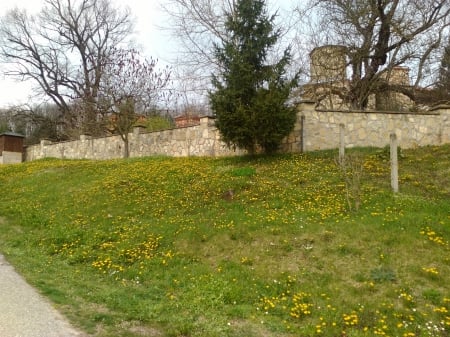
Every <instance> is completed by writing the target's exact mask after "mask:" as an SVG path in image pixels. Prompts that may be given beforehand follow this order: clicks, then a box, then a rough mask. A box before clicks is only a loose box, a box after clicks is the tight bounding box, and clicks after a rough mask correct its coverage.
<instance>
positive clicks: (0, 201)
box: [0, 146, 450, 337]
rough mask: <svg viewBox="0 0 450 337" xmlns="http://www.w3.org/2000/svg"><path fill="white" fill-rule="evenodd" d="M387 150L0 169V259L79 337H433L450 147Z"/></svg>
mask: <svg viewBox="0 0 450 337" xmlns="http://www.w3.org/2000/svg"><path fill="white" fill-rule="evenodd" d="M355 151H356V150H355ZM401 153H402V157H401V159H400V193H399V194H397V195H393V194H392V193H391V191H390V180H389V179H390V178H389V162H388V157H389V154H388V153H387V151H386V150H384V149H364V150H359V152H358V154H354V155H353V156H352V158H353V159H352V161H351V163H350V164H352V165H348V166H347V171H346V173H347V175H345V174H344V173H343V172H342V170H341V169H339V167H338V166H337V165H336V164H335V155H336V153H334V152H317V153H308V154H302V155H285V156H275V157H257V158H253V159H251V158H222V159H212V158H160V157H158V158H144V159H130V160H113V161H63V160H43V161H37V162H32V163H26V164H21V165H8V166H0V186H1V191H2V192H1V195H0V251H1V252H2V253H3V254H5V256H6V257H7V259H8V260H9V261H10V262H11V263H12V264H14V265H15V266H16V268H17V269H18V270H19V271H20V272H21V273H22V274H23V275H24V276H25V277H26V278H27V279H28V280H29V282H30V283H32V284H33V285H35V286H36V287H37V288H39V289H40V291H42V292H43V293H44V294H45V295H46V296H48V297H49V298H50V299H51V300H52V301H53V302H54V303H55V305H56V306H57V307H58V308H59V309H60V310H61V311H62V312H64V313H65V314H66V315H67V316H68V317H69V318H70V319H71V320H72V322H74V324H75V325H77V326H79V327H81V328H82V329H83V330H84V331H86V332H87V333H89V334H90V335H92V336H99V337H101V336H190V337H194V336H205V337H215V336H242V337H244V336H245V337H251V336H255V337H256V336H258V337H259V336H281V337H283V336H336V337H337V336H380V335H381V336H402V337H411V336H439V337H448V336H450V277H449V275H450V254H449V253H450V243H449V240H450V146H442V147H426V148H419V149H416V150H410V151H402V152H401ZM359 168H362V173H361V174H360V175H358V174H357V173H358V172H359ZM352 174H353V176H352ZM359 178H360V179H359ZM358 200H359V201H360V206H359V210H356V208H357V207H356V206H357V205H356V204H357V203H358ZM350 209H352V210H350Z"/></svg>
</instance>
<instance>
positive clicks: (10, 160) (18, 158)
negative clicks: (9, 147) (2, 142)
mask: <svg viewBox="0 0 450 337" xmlns="http://www.w3.org/2000/svg"><path fill="white" fill-rule="evenodd" d="M21 162H22V153H20V152H11V151H3V152H2V155H1V156H0V164H17V163H21Z"/></svg>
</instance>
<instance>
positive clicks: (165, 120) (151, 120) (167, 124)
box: [145, 114, 175, 131]
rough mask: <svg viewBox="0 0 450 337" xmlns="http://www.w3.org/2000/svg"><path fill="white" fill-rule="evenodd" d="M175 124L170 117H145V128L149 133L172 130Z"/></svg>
mask: <svg viewBox="0 0 450 337" xmlns="http://www.w3.org/2000/svg"><path fill="white" fill-rule="evenodd" d="M174 126H175V123H174V122H173V120H172V119H171V118H170V117H167V116H160V115H156V114H155V115H150V116H148V117H147V121H146V123H145V127H146V128H147V130H149V131H161V130H167V129H172V128H173V127H174Z"/></svg>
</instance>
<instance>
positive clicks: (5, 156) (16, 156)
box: [0, 132, 25, 164]
mask: <svg viewBox="0 0 450 337" xmlns="http://www.w3.org/2000/svg"><path fill="white" fill-rule="evenodd" d="M24 138H25V136H23V135H20V134H18V133H14V132H4V133H2V134H0V164H14V163H21V162H22V157H23V139H24Z"/></svg>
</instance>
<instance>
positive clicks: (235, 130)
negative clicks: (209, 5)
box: [209, 0, 297, 154]
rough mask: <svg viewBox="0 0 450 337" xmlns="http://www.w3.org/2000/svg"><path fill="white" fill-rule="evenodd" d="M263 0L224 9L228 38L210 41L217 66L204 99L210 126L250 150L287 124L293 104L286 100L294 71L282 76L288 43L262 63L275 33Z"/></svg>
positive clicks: (274, 138)
mask: <svg viewBox="0 0 450 337" xmlns="http://www.w3.org/2000/svg"><path fill="white" fill-rule="evenodd" d="M274 19H275V15H272V16H269V15H268V13H267V8H266V4H265V1H264V0H238V1H237V5H236V11H235V12H234V13H227V21H226V30H227V36H228V38H227V39H226V40H225V41H224V42H223V44H222V45H216V46H215V56H216V58H217V60H218V63H219V64H220V66H221V68H220V71H219V73H218V74H216V75H213V80H212V84H213V86H214V87H215V90H214V91H212V92H210V95H209V97H210V103H211V107H212V110H213V112H214V114H215V116H216V126H217V128H218V130H219V131H220V133H221V135H222V139H223V140H224V141H225V142H226V143H227V144H228V146H232V147H239V148H243V149H246V150H247V151H248V152H249V153H250V154H253V153H255V152H256V151H257V149H258V148H261V149H262V151H263V152H265V153H270V152H274V151H276V150H277V148H278V147H279V145H280V143H281V141H282V140H283V138H284V137H285V136H287V135H288V134H289V132H290V131H291V130H292V129H293V127H294V124H295V119H296V110H295V108H294V107H291V106H288V105H287V104H286V102H287V100H288V97H289V94H290V92H291V90H292V89H293V88H294V87H295V86H296V85H297V76H295V77H294V78H291V79H289V78H287V74H286V68H287V66H288V65H289V63H290V62H291V55H290V49H289V48H288V49H286V50H285V51H284V53H283V56H282V57H281V58H280V60H279V61H278V62H276V63H275V64H267V59H268V55H269V53H270V51H271V50H272V48H273V47H274V46H275V45H276V43H277V41H278V38H279V37H280V33H281V32H280V30H276V29H275V27H274Z"/></svg>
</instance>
